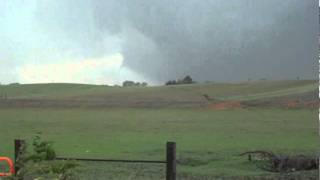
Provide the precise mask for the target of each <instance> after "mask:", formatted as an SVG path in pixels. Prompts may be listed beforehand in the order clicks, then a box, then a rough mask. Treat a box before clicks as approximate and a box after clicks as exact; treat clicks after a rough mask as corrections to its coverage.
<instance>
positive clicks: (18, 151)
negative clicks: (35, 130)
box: [14, 139, 25, 174]
mask: <svg viewBox="0 0 320 180" xmlns="http://www.w3.org/2000/svg"><path fill="white" fill-rule="evenodd" d="M24 145H25V141H24V140H21V139H15V140H14V172H15V174H17V173H18V171H19V156H20V155H21V153H22V152H21V150H22V148H23V146H24Z"/></svg>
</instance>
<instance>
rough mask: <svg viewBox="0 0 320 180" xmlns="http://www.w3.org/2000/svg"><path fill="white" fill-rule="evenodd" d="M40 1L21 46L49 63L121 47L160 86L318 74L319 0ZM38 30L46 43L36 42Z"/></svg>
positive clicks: (133, 64)
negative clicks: (37, 52) (168, 82)
mask: <svg viewBox="0 0 320 180" xmlns="http://www.w3.org/2000/svg"><path fill="white" fill-rule="evenodd" d="M15 2H17V3H20V1H19V2H18V1H17V0H16V1H15ZM21 2H22V1H21ZM35 4H36V5H35V6H34V7H35V9H36V10H35V11H32V17H35V20H34V21H33V20H32V21H31V20H30V22H32V23H31V24H32V25H33V27H34V29H35V30H36V31H35V32H34V33H33V31H30V33H29V34H32V36H30V35H29V36H30V37H32V38H30V40H29V41H30V43H28V44H26V43H24V42H21V44H22V45H25V46H26V47H30V44H34V45H33V46H34V47H35V48H33V49H40V50H41V48H43V47H46V48H47V51H45V53H44V55H43V56H41V59H43V61H46V57H45V55H47V56H48V57H47V59H49V60H47V61H48V62H52V61H54V60H53V59H65V58H60V57H65V56H67V57H70V56H72V57H73V56H76V58H77V57H84V58H99V57H103V56H105V55H108V54H114V53H118V52H120V53H121V54H122V55H123V57H124V61H123V66H125V67H127V68H130V69H131V70H133V71H135V72H137V73H138V74H140V75H143V76H144V77H146V78H147V79H152V80H154V81H156V82H159V83H163V82H164V81H166V80H168V79H175V78H181V77H183V76H185V75H187V74H189V75H191V76H192V77H194V79H196V80H198V81H205V80H213V81H233V80H234V81H236V80H245V79H247V78H253V79H259V78H268V79H287V78H295V77H297V76H300V77H302V78H316V77H317V64H318V61H317V59H316V57H317V31H318V19H317V18H318V3H317V2H315V1H313V0H303V1H302V0H228V1H226V0H201V1H200V0H162V1H159V0H144V1H143V0H107V1H103V0H68V1H64V0H55V1H37V3H35ZM0 5H1V3H0ZM0 7H1V6H0ZM30 12H31V11H30ZM26 13H27V12H26ZM14 17H15V16H13V17H12V18H14ZM30 17H31V16H30ZM29 19H30V18H29ZM0 20H1V19H0ZM17 24H19V23H17ZM19 27H20V26H19ZM38 35H41V36H40V37H41V38H42V39H40V40H41V41H40V40H39V41H33V40H32V39H34V38H37V37H39V36H38ZM0 37H1V36H0ZM10 37H14V35H13V34H12V35H10ZM24 37H25V36H24ZM29 41H27V42H29ZM31 42H32V43H31ZM39 42H41V43H39ZM22 47H24V46H22ZM0 48H1V46H0ZM2 49H5V48H2ZM29 49H30V48H29ZM28 52H29V51H28ZM50 53H51V54H50ZM20 54H21V55H20V56H21V57H25V56H24V54H23V53H20ZM57 54H59V56H58V55H57ZM20 56H19V57H20ZM0 58H1V57H0ZM32 58H33V56H32V57H31V58H30V59H32ZM76 58H75V59H76ZM25 61H27V60H25ZM30 61H31V60H30ZM128 79H130V77H128Z"/></svg>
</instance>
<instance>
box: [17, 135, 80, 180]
mask: <svg viewBox="0 0 320 180" xmlns="http://www.w3.org/2000/svg"><path fill="white" fill-rule="evenodd" d="M32 147H33V148H32V152H27V145H24V146H22V149H21V154H20V155H19V159H18V162H17V165H18V167H19V171H18V172H17V175H16V177H14V179H62V180H63V179H74V178H73V177H74V175H75V174H74V171H73V169H74V168H75V167H77V166H78V164H77V163H76V162H74V161H70V160H65V161H61V160H55V158H56V153H55V150H54V148H53V143H52V142H49V141H42V140H41V138H40V136H38V135H37V136H35V137H34V139H33V143H32Z"/></svg>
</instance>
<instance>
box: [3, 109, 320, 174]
mask: <svg viewBox="0 0 320 180" xmlns="http://www.w3.org/2000/svg"><path fill="white" fill-rule="evenodd" d="M0 114H1V126H0V130H1V132H2V134H3V135H2V136H0V141H1V148H0V154H3V155H7V156H12V154H13V152H12V151H13V149H12V148H13V144H12V143H13V139H15V138H23V139H29V140H30V139H31V138H32V136H34V135H35V134H36V133H37V132H42V133H43V137H44V138H45V139H47V140H52V141H55V148H56V150H57V153H58V155H60V156H67V157H74V156H76V157H96V158H101V157H104V158H118V159H150V160H151V159H156V160H164V158H165V142H166V141H168V140H172V141H176V142H177V147H178V158H179V159H180V160H181V162H180V164H179V166H178V170H179V173H182V174H190V175H210V176H220V175H228V176H230V175H237V176H238V175H261V174H264V173H265V172H264V171H262V170H259V169H257V168H256V167H255V166H254V165H252V164H248V163H247V162H246V158H244V157H239V156H237V154H239V153H241V152H244V151H249V150H256V149H264V150H272V151H275V152H278V153H285V154H288V153H289V154H300V153H304V154H317V153H318V152H319V151H318V150H319V148H318V147H319V143H318V142H319V141H318V139H317V138H318V136H317V120H316V119H317V116H318V114H317V111H315V110H307V109H302V110H279V109H247V110H244V109H242V110H225V111H210V110H203V109H98V110H97V109H0ZM88 169H90V168H88ZM91 169H92V168H91ZM93 169H94V168H93ZM98 169H99V168H98ZM131 173H132V172H131ZM120 174H121V173H120Z"/></svg>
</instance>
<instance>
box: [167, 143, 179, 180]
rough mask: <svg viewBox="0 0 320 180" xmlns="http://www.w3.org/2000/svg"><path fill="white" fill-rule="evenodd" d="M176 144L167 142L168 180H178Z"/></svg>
mask: <svg viewBox="0 0 320 180" xmlns="http://www.w3.org/2000/svg"><path fill="white" fill-rule="evenodd" d="M176 175H177V173H176V143H175V142H167V171H166V180H176Z"/></svg>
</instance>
